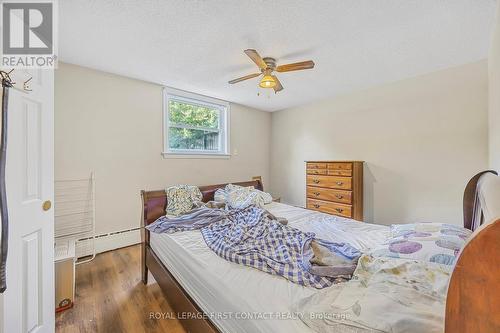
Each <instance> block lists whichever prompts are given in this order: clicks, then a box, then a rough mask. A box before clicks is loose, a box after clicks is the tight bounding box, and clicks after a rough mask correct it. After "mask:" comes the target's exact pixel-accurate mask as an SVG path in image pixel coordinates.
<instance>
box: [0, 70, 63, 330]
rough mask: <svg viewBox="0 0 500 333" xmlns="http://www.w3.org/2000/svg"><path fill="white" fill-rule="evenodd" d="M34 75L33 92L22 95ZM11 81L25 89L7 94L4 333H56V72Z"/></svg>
mask: <svg viewBox="0 0 500 333" xmlns="http://www.w3.org/2000/svg"><path fill="white" fill-rule="evenodd" d="M30 75H31V76H32V77H33V79H32V80H31V89H32V91H30V92H23V91H22V86H23V85H22V82H23V80H26V78H27V77H29V76H30ZM13 80H14V81H16V82H17V84H16V87H19V88H21V89H13V88H11V89H10V91H9V111H8V112H9V113H8V116H9V121H8V147H7V166H6V187H7V200H8V209H9V250H8V258H7V290H6V291H5V293H4V294H3V331H4V333H17V332H38V333H42V332H54V318H55V315H54V311H55V307H54V213H53V212H54V208H53V207H51V208H50V209H47V208H48V202H47V201H50V202H51V203H52V202H53V197H54V185H53V184H54V164H53V161H54V156H53V155H54V131H53V126H54V72H53V70H40V69H33V70H26V71H23V70H15V71H14V72H13ZM44 203H45V207H43V206H44ZM44 208H45V210H44Z"/></svg>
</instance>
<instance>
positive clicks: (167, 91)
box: [162, 87, 231, 158]
mask: <svg viewBox="0 0 500 333" xmlns="http://www.w3.org/2000/svg"><path fill="white" fill-rule="evenodd" d="M171 100H174V101H177V102H185V103H188V104H193V105H198V106H202V107H209V108H215V109H217V110H218V111H219V129H218V131H217V132H218V133H219V150H213V151H209V150H201V149H200V150H195V149H172V148H170V146H169V142H168V138H169V129H170V119H169V113H170V112H169V102H170V101H171ZM229 114H230V104H229V103H228V102H226V101H223V100H219V99H216V98H212V97H207V96H203V95H199V94H195V93H190V92H187V91H182V90H178V89H173V88H168V87H164V88H163V152H162V155H163V157H164V158H229V157H230V156H231V155H230V154H229V152H230V147H229V143H230V133H229V129H230V120H229ZM176 127H178V128H191V129H202V130H203V129H205V128H203V127H196V126H188V125H186V126H183V125H176ZM207 130H210V131H213V129H211V128H210V129H208V128H207ZM214 132H216V131H214Z"/></svg>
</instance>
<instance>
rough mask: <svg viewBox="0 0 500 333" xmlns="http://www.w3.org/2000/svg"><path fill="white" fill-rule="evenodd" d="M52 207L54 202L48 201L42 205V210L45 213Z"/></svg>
mask: <svg viewBox="0 0 500 333" xmlns="http://www.w3.org/2000/svg"><path fill="white" fill-rule="evenodd" d="M51 207H52V202H51V201H50V200H46V201H44V202H43V204H42V209H43V210H44V211H48V210H49V209H50V208H51Z"/></svg>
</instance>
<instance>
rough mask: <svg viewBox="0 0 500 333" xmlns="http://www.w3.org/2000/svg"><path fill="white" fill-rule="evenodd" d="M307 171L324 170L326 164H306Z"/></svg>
mask: <svg viewBox="0 0 500 333" xmlns="http://www.w3.org/2000/svg"><path fill="white" fill-rule="evenodd" d="M307 169H326V163H317V162H307Z"/></svg>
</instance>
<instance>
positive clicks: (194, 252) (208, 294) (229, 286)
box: [150, 202, 389, 333]
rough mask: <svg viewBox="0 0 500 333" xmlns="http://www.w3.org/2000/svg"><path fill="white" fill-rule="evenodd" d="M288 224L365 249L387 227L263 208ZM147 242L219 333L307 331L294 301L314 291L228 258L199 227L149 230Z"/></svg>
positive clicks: (282, 207)
mask: <svg viewBox="0 0 500 333" xmlns="http://www.w3.org/2000/svg"><path fill="white" fill-rule="evenodd" d="M265 208H266V209H267V210H268V211H269V212H271V213H272V214H274V215H275V216H278V217H284V218H286V219H288V221H289V225H291V226H293V227H295V228H297V229H300V230H302V231H310V232H314V233H315V234H316V236H317V237H318V238H322V239H326V240H330V241H334V242H348V243H350V244H351V245H353V246H354V247H356V248H358V249H360V250H366V249H368V248H371V247H374V246H376V245H379V244H381V243H383V242H384V240H385V239H386V238H387V236H388V233H389V228H388V227H387V226H382V225H375V224H369V223H362V222H357V221H354V220H350V219H345V218H341V217H336V216H332V215H327V214H324V213H320V212H314V211H310V210H306V209H303V208H299V207H294V206H289V205H285V204H280V203H275V202H273V203H271V204H269V205H266V207H265ZM150 245H151V248H152V249H153V251H154V252H155V253H156V255H157V256H158V257H159V258H160V260H161V261H162V262H163V264H164V265H165V266H166V267H167V268H168V270H169V271H170V272H171V273H172V275H173V276H174V277H175V278H176V280H177V281H178V282H179V283H180V284H181V285H182V287H183V288H184V290H186V292H187V293H188V294H189V295H190V296H191V297H192V299H193V300H194V301H195V302H196V303H197V304H198V305H199V306H200V308H201V309H202V310H203V311H204V312H205V313H206V314H207V315H208V316H209V317H210V319H211V321H212V322H213V323H214V325H215V326H217V328H218V329H219V330H220V331H221V332H252V333H253V332H286V333H292V332H311V329H310V328H309V327H307V326H306V325H305V324H304V323H303V322H302V321H301V320H300V318H299V314H296V313H293V310H292V308H293V305H294V304H295V302H296V301H297V300H299V299H301V298H303V297H307V296H310V295H311V294H313V293H316V292H318V290H317V289H314V288H310V287H303V286H300V285H298V284H295V283H292V282H289V281H288V280H286V279H284V278H283V277H280V276H276V275H271V274H267V273H264V272H261V271H259V270H257V269H255V268H251V267H246V266H243V265H238V264H235V263H232V262H229V261H226V260H224V259H222V258H220V257H219V256H217V255H216V254H215V253H213V252H212V251H211V250H210V249H209V248H208V247H207V245H206V244H205V241H204V240H203V237H202V235H201V232H200V231H199V230H194V231H184V232H178V233H174V234H157V233H153V232H152V233H151V236H150Z"/></svg>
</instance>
